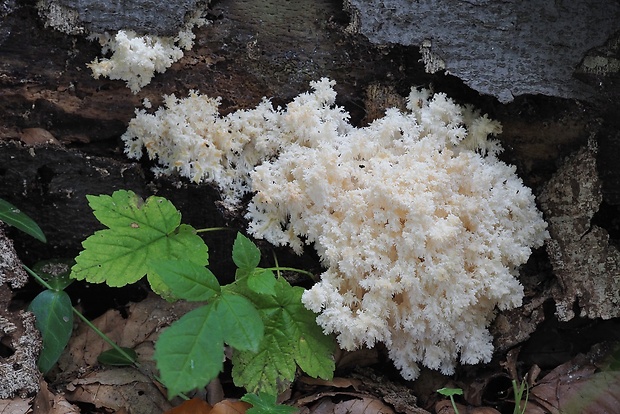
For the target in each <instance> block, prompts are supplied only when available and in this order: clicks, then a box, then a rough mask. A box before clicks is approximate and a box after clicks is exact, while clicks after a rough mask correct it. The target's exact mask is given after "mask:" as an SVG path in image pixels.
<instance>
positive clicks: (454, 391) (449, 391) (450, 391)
mask: <svg viewBox="0 0 620 414" xmlns="http://www.w3.org/2000/svg"><path fill="white" fill-rule="evenodd" d="M437 392H438V393H439V394H441V395H445V396H446V397H449V398H450V402H451V403H452V409H453V410H454V413H455V414H459V409H458V408H456V402H455V401H454V396H455V395H463V390H462V389H460V388H440V389H438V390H437Z"/></svg>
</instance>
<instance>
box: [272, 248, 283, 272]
mask: <svg viewBox="0 0 620 414" xmlns="http://www.w3.org/2000/svg"><path fill="white" fill-rule="evenodd" d="M271 253H272V254H273V262H274V263H275V264H276V275H278V279H280V277H282V275H281V274H280V263H278V256H276V252H275V250H272V251H271Z"/></svg>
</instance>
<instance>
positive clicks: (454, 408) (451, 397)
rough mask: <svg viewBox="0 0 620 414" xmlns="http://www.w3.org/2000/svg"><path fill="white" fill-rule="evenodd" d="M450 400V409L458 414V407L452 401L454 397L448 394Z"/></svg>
mask: <svg viewBox="0 0 620 414" xmlns="http://www.w3.org/2000/svg"><path fill="white" fill-rule="evenodd" d="M450 401H452V409H453V410H454V413H455V414H459V409H458V408H456V403H455V402H454V397H453V396H452V395H451V396H450Z"/></svg>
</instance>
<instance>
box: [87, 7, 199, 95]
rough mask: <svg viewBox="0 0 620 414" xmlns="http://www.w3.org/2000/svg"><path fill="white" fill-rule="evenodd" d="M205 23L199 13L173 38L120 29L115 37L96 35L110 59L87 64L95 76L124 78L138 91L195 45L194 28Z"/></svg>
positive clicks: (94, 36) (130, 87) (93, 36)
mask: <svg viewBox="0 0 620 414" xmlns="http://www.w3.org/2000/svg"><path fill="white" fill-rule="evenodd" d="M205 23H206V20H205V19H202V18H200V17H198V15H196V16H195V17H193V18H192V19H190V21H189V22H188V23H187V24H186V25H185V27H184V28H183V29H182V30H181V31H180V32H179V33H178V34H177V35H176V36H174V37H169V36H150V35H142V36H140V35H137V34H136V33H135V32H134V31H133V30H119V31H118V32H117V33H116V34H115V35H114V36H112V35H110V34H108V33H104V34H93V35H91V36H89V38H90V39H96V40H98V41H99V43H100V44H101V46H102V52H103V53H108V52H111V53H112V56H111V57H110V58H101V59H98V58H96V59H95V60H93V61H92V62H90V63H89V64H87V66H88V67H89V68H90V69H91V70H92V71H93V77H94V78H95V79H98V78H99V77H100V76H107V77H108V78H110V79H114V80H116V79H120V80H124V81H125V82H126V84H127V87H128V88H129V89H131V91H132V92H133V93H134V94H136V93H138V92H139V91H140V89H142V88H143V87H144V86H146V85H148V84H149V83H150V82H151V79H153V76H155V72H157V73H163V72H165V71H166V69H168V68H169V67H170V66H172V64H173V63H174V62H176V61H177V60H179V59H181V58H182V57H183V50H190V49H191V48H192V46H193V45H194V38H195V35H194V33H193V32H192V29H193V28H194V27H195V26H196V27H200V26H203V25H204V24H205Z"/></svg>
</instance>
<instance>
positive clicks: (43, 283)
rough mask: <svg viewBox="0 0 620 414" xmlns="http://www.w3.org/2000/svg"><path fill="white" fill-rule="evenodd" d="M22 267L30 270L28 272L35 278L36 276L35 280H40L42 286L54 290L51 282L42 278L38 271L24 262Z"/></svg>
mask: <svg viewBox="0 0 620 414" xmlns="http://www.w3.org/2000/svg"><path fill="white" fill-rule="evenodd" d="M22 267H23V268H24V269H26V272H28V274H30V276H32V277H34V278H35V280H36V281H37V282H39V284H40V285H41V286H43V287H44V288H45V289H48V290H54V289H53V288H52V286H50V284H49V283H47V282H46V281H45V280H43V278H42V277H41V276H39V275H38V274H36V273H35V272H34V270H32V269H30V268H29V267H28V266H26V265H25V264H23V263H22Z"/></svg>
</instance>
